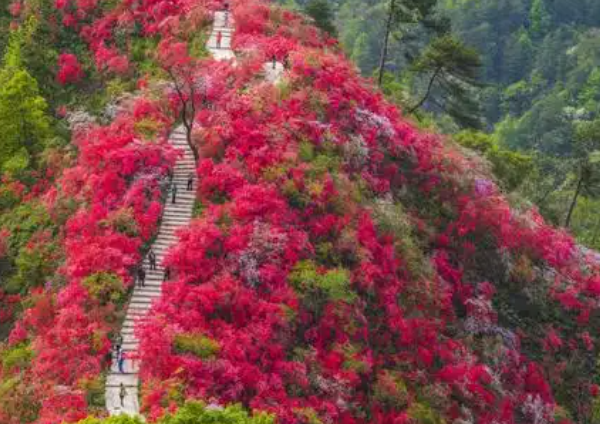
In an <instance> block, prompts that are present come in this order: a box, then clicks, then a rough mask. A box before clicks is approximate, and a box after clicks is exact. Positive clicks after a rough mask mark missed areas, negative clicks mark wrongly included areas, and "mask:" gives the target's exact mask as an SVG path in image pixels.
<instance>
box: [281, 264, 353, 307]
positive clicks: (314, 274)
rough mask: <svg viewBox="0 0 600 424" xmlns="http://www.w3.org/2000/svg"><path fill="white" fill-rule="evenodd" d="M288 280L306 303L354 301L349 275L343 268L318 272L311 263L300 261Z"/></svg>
mask: <svg viewBox="0 0 600 424" xmlns="http://www.w3.org/2000/svg"><path fill="white" fill-rule="evenodd" d="M288 279H289V281H290V283H291V284H292V286H293V287H294V288H295V289H296V291H297V292H298V293H299V294H300V296H302V297H303V298H305V300H307V301H313V300H314V301H316V302H318V301H319V300H323V301H343V302H346V303H352V302H354V300H355V299H356V293H354V292H353V291H352V289H351V287H350V274H349V272H348V271H347V270H345V269H343V268H337V269H332V270H328V271H326V272H319V270H318V269H317V266H316V264H315V263H314V262H313V261H308V260H307V261H300V262H298V263H297V264H296V265H295V266H294V269H293V270H292V271H291V272H290V274H289V276H288Z"/></svg>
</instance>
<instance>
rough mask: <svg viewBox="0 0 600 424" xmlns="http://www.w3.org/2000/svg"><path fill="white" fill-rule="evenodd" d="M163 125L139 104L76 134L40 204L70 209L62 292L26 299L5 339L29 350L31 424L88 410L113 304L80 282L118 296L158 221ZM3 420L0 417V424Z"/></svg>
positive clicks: (151, 107)
mask: <svg viewBox="0 0 600 424" xmlns="http://www.w3.org/2000/svg"><path fill="white" fill-rule="evenodd" d="M143 119H153V120H154V122H157V123H158V124H160V125H162V132H159V133H157V134H156V135H155V137H156V138H154V139H152V140H148V139H146V138H144V137H143V136H142V135H140V134H138V133H137V131H136V122H139V121H141V120H143ZM170 123H171V122H170V120H169V119H168V118H167V117H166V116H165V115H164V114H163V113H162V112H161V109H160V108H159V107H158V105H157V104H155V103H152V102H150V101H148V100H145V99H142V100H139V101H138V102H137V103H136V104H135V105H133V107H132V111H131V113H125V114H122V115H120V116H119V117H118V118H117V119H116V120H115V121H114V122H113V123H112V124H110V125H108V126H106V127H91V128H88V129H87V130H86V131H84V132H81V133H80V134H78V136H77V137H78V138H77V140H76V143H77V146H78V149H79V157H78V161H77V163H76V165H75V166H74V167H71V168H69V169H66V170H65V171H64V173H63V176H62V177H61V178H60V179H59V181H58V184H57V186H56V187H55V188H53V189H51V190H50V191H49V192H48V193H47V194H46V196H45V198H46V203H47V207H48V210H49V212H50V214H51V215H53V214H59V213H60V210H61V208H62V207H63V205H64V204H65V202H71V203H72V202H75V204H76V205H77V211H76V212H75V213H74V214H73V215H72V216H71V217H70V218H69V219H68V221H67V223H66V226H65V229H64V231H65V234H64V251H65V254H66V258H65V264H64V266H63V269H62V270H61V274H62V275H63V278H64V279H65V285H64V287H52V286H47V287H45V288H44V289H43V290H41V291H40V292H39V293H38V294H37V295H35V294H34V295H33V297H32V299H31V300H30V302H31V303H32V304H33V305H34V306H33V307H31V308H29V309H27V310H26V311H25V313H24V315H23V317H22V319H21V320H20V321H19V322H18V323H17V325H16V326H15V328H14V329H13V331H12V333H11V335H10V339H9V340H10V344H11V345H12V346H16V345H19V344H22V343H24V342H30V346H31V348H32V349H33V351H34V352H35V356H34V358H33V360H32V364H31V368H30V369H28V370H27V371H26V374H25V376H24V379H23V381H24V384H27V385H29V386H30V387H29V390H31V391H33V393H35V395H36V396H37V398H38V401H39V402H40V403H41V409H40V412H39V420H38V421H36V422H39V423H42V424H54V423H61V422H63V421H67V422H72V421H76V420H78V419H81V418H83V417H85V416H86V414H87V412H88V410H87V402H86V398H85V396H86V395H85V387H84V384H85V382H86V381H89V380H91V379H94V378H97V377H98V375H99V374H100V372H101V370H102V369H103V368H104V367H106V365H107V361H106V354H107V353H108V352H109V351H110V342H109V339H108V336H109V334H110V333H111V332H113V331H114V328H113V326H114V316H115V315H114V314H115V312H116V310H115V306H116V305H114V304H112V303H108V304H106V303H105V302H104V301H103V300H102V299H99V298H96V297H94V296H92V294H91V292H90V291H89V288H88V287H86V285H85V281H84V280H85V279H86V278H87V277H90V276H97V275H109V276H114V277H117V278H119V279H120V281H122V282H123V287H124V288H125V289H126V288H127V287H128V286H129V285H130V284H131V283H132V278H131V268H132V267H133V266H135V265H136V264H137V263H138V262H139V260H140V248H141V246H142V244H143V243H144V242H146V241H148V240H149V239H150V237H151V236H152V234H154V232H155V231H156V228H157V224H158V221H159V219H160V214H161V210H162V208H161V204H160V197H161V193H162V189H161V185H160V184H161V181H165V176H166V174H167V171H168V169H169V168H170V167H172V165H173V163H174V160H175V158H176V155H177V152H176V151H174V150H173V149H172V148H170V147H169V145H168V144H167V143H166V141H165V140H166V137H165V135H166V133H165V132H164V130H165V129H166V128H167V126H168V125H170ZM36 242H37V241H36V240H32V241H30V243H36ZM117 289H118V287H117ZM17 371H18V370H17ZM21 371H22V370H21ZM11 419H12V418H11V417H9V416H5V415H4V412H3V411H0V421H2V422H3V423H4V422H5V423H12V421H11Z"/></svg>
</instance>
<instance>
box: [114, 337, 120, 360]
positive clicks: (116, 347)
mask: <svg viewBox="0 0 600 424" xmlns="http://www.w3.org/2000/svg"><path fill="white" fill-rule="evenodd" d="M120 357H121V341H120V340H117V341H115V358H117V360H118V358H120Z"/></svg>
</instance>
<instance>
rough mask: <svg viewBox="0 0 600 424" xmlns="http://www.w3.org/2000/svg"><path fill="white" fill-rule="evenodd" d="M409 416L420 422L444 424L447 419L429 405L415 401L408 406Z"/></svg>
mask: <svg viewBox="0 0 600 424" xmlns="http://www.w3.org/2000/svg"><path fill="white" fill-rule="evenodd" d="M407 413H408V416H409V417H410V418H411V419H412V420H413V421H414V422H415V423H419V424H444V423H445V422H446V421H445V420H444V419H443V418H442V417H441V416H440V414H439V413H437V412H436V411H434V410H433V409H432V408H431V407H430V406H429V405H426V404H423V403H419V402H413V403H412V404H411V405H410V407H409V408H408V412H407Z"/></svg>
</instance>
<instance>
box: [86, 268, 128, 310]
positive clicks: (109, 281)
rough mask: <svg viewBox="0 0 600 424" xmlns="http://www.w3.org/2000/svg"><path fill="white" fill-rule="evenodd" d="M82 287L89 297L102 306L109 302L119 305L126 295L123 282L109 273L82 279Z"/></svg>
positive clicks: (97, 273)
mask: <svg viewBox="0 0 600 424" xmlns="http://www.w3.org/2000/svg"><path fill="white" fill-rule="evenodd" d="M83 286H84V287H85V288H86V289H87V290H88V292H89V294H90V296H91V297H92V298H93V299H95V300H96V301H98V302H100V304H102V305H106V304H108V303H109V302H112V303H117V304H120V303H121V302H123V300H124V295H125V293H126V289H125V285H124V284H123V280H122V279H121V278H120V277H119V276H118V275H116V274H113V273H110V272H96V273H94V274H92V275H90V276H89V277H86V278H84V279H83Z"/></svg>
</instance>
